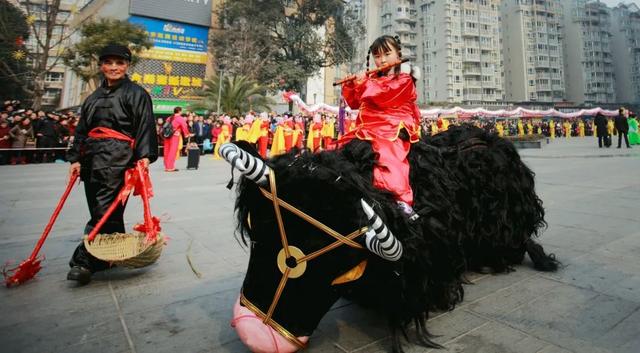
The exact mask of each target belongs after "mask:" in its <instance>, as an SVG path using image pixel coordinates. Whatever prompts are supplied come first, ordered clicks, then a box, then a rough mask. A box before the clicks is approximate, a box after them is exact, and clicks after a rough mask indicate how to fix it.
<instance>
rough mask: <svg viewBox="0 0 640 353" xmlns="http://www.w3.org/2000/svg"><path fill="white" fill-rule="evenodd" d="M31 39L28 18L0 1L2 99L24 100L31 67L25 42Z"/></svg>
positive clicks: (0, 95)
mask: <svg viewBox="0 0 640 353" xmlns="http://www.w3.org/2000/svg"><path fill="white" fill-rule="evenodd" d="M28 38H29V25H28V24H27V20H26V16H25V15H24V14H23V13H22V11H20V10H19V9H18V8H16V7H15V6H13V5H12V4H11V3H9V2H8V1H7V0H0V81H2V82H4V84H2V85H0V97H1V100H2V101H5V100H8V99H20V100H22V99H24V98H25V94H26V92H25V90H24V88H25V87H27V85H28V82H29V80H28V79H27V78H28V75H29V74H30V72H31V71H30V70H29V67H28V66H27V65H26V63H25V60H24V57H22V55H24V54H25V52H24V41H26V40H27V39H28Z"/></svg>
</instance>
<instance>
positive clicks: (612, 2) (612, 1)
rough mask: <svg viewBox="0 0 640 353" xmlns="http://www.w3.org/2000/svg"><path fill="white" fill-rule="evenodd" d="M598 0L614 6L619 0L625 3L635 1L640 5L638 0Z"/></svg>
mask: <svg viewBox="0 0 640 353" xmlns="http://www.w3.org/2000/svg"><path fill="white" fill-rule="evenodd" d="M600 1H602V2H604V3H605V4H607V5H609V6H611V7H614V6H616V5H618V4H619V3H621V2H623V3H625V4H630V3H635V4H636V5H638V6H640V0H600Z"/></svg>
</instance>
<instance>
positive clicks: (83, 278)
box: [67, 266, 91, 286]
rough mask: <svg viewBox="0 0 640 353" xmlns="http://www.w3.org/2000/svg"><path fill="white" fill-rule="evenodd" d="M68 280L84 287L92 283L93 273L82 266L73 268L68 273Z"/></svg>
mask: <svg viewBox="0 0 640 353" xmlns="http://www.w3.org/2000/svg"><path fill="white" fill-rule="evenodd" d="M67 279H68V280H70V281H77V282H78V284H80V285H81V286H84V285H85V284H88V283H89V282H91V271H89V270H88V269H86V268H84V267H81V266H73V267H72V268H71V269H70V270H69V273H67Z"/></svg>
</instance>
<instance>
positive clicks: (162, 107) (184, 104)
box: [152, 99, 205, 114]
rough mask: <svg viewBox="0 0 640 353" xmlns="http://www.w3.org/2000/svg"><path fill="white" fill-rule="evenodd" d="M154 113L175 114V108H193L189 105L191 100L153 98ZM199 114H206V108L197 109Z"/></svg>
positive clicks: (196, 111)
mask: <svg viewBox="0 0 640 353" xmlns="http://www.w3.org/2000/svg"><path fill="white" fill-rule="evenodd" d="M152 102H153V113H154V114H173V108H175V107H181V108H182V109H184V110H191V109H189V106H190V104H191V102H189V101H184V100H170V99H153V100H152ZM195 113H197V114H205V111H204V110H195Z"/></svg>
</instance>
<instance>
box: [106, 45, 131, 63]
mask: <svg viewBox="0 0 640 353" xmlns="http://www.w3.org/2000/svg"><path fill="white" fill-rule="evenodd" d="M109 56H115V57H118V58H122V59H125V60H127V61H131V50H129V48H127V47H125V46H124V45H117V44H109V45H107V46H106V47H104V48H102V51H101V52H100V58H99V60H100V61H102V60H104V59H106V58H107V57H109Z"/></svg>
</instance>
